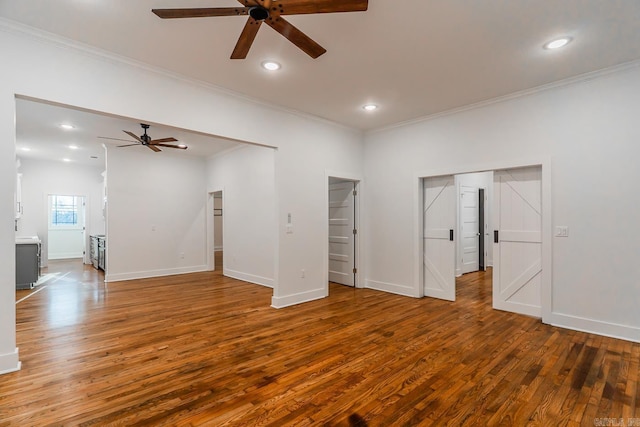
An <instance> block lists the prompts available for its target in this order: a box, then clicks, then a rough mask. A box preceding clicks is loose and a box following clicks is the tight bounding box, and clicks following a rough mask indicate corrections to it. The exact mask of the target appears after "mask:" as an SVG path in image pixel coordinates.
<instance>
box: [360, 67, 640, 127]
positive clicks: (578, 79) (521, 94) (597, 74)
mask: <svg viewBox="0 0 640 427" xmlns="http://www.w3.org/2000/svg"><path fill="white" fill-rule="evenodd" d="M637 67H640V60H638V59H637V60H633V61H629V62H623V63H622V64H618V65H614V66H612V67H607V68H602V69H599V70H595V71H590V72H588V73H584V74H579V75H577V76H573V77H568V78H566V79H562V80H556V81H555V82H551V83H547V84H544V85H541V86H536V87H533V88H530V89H525V90H521V91H518V92H513V93H510V94H507V95H503V96H499V97H497V98H491V99H487V100H484V101H480V102H476V103H473V104H468V105H463V106H462V107H457V108H453V109H450V110H446V111H442V112H439V113H434V114H430V115H427V116H423V117H418V118H415V119H410V120H405V121H402V122H398V123H394V124H392V125H388V126H383V127H380V128H376V129H371V130H369V131H366V132H365V136H366V135H373V134H376V133H381V132H386V131H389V130H393V129H398V128H401V127H405V126H411V125H415V124H419V123H424V122H428V121H431V120H435V119H439V118H442V117H447V116H452V115H455V114H459V113H463V112H466V111H471V110H477V109H479V108H483V107H487V106H490V105H494V104H500V103H503V102H507V101H511V100H514V99H519V98H525V97H527V96H531V95H535V94H538V93H542V92H547V91H550V90H553V89H558V88H562V87H567V86H572V85H576V84H580V83H585V82H588V81H591V80H595V79H599V78H601V77H604V76H607V75H610V74H614V73H618V72H622V71H626V70H630V69H633V68H637Z"/></svg>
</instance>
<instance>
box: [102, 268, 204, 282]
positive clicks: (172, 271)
mask: <svg viewBox="0 0 640 427" xmlns="http://www.w3.org/2000/svg"><path fill="white" fill-rule="evenodd" d="M201 271H208V270H207V266H206V265H194V266H191V267H180V268H168V269H162V270H148V271H132V272H130V273H118V274H109V273H108V272H107V273H106V274H105V275H104V281H105V282H122V281H124V280H136V279H148V278H150V277H162V276H175V275H176V274H188V273H199V272H201Z"/></svg>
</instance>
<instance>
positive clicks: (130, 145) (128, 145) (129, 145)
mask: <svg viewBox="0 0 640 427" xmlns="http://www.w3.org/2000/svg"><path fill="white" fill-rule="evenodd" d="M134 145H140V144H138V143H135V144H127V145H118V146H117V147H118V148H120V147H132V146H134Z"/></svg>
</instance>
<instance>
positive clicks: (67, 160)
mask: <svg viewBox="0 0 640 427" xmlns="http://www.w3.org/2000/svg"><path fill="white" fill-rule="evenodd" d="M62 161H63V162H70V161H71V159H67V158H64V159H62Z"/></svg>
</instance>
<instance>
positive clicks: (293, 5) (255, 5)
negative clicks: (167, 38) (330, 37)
mask: <svg viewBox="0 0 640 427" xmlns="http://www.w3.org/2000/svg"><path fill="white" fill-rule="evenodd" d="M238 2H240V3H241V4H243V5H244V7H210V8H191V9H152V10H151V11H152V12H153V13H155V14H156V15H157V16H159V17H160V18H162V19H172V18H204V17H210V16H237V15H249V19H247V23H246V24H245V26H244V29H243V30H242V33H241V34H240V38H239V39H238V42H237V43H236V47H235V48H234V49H233V53H232V54H231V59H244V58H246V57H247V54H248V53H249V49H250V48H251V45H252V43H253V40H254V39H255V37H256V34H257V33H258V30H259V29H260V25H261V24H262V23H263V22H265V23H266V24H267V25H268V26H270V27H271V28H273V29H274V30H276V31H277V32H278V33H280V34H282V35H283V36H284V37H285V38H286V39H287V40H289V41H290V42H291V43H293V44H294V45H296V46H298V48H300V49H301V50H302V51H304V52H305V53H306V54H307V55H309V56H310V57H312V58H314V59H315V58H317V57H319V56H320V55H322V54H323V53H325V52H326V51H327V50H326V49H325V48H323V47H322V46H320V45H319V44H318V43H316V42H315V41H314V40H312V39H311V38H310V37H309V36H307V35H306V34H304V33H303V32H302V31H300V30H299V29H297V28H296V27H294V26H293V25H292V24H291V23H289V21H287V20H285V19H284V18H283V15H302V14H314V13H333V12H361V11H365V10H367V8H368V0H238Z"/></svg>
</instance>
